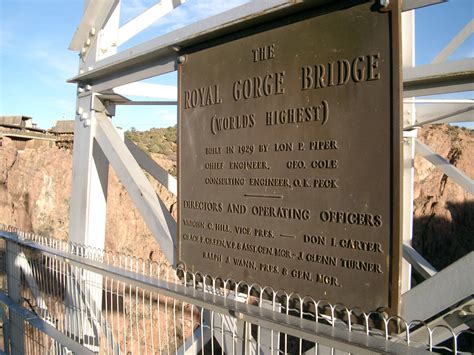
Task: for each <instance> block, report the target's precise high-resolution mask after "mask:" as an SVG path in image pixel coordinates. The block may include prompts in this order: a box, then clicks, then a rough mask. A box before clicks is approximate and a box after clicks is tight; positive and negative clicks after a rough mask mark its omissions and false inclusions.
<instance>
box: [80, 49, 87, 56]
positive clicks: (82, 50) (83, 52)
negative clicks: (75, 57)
mask: <svg viewBox="0 0 474 355" xmlns="http://www.w3.org/2000/svg"><path fill="white" fill-rule="evenodd" d="M86 52H87V48H86V47H82V48H81V55H84V54H86Z"/></svg>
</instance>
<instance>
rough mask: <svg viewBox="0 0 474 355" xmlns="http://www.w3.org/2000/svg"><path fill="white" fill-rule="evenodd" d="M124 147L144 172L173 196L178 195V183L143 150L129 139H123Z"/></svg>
mask: <svg viewBox="0 0 474 355" xmlns="http://www.w3.org/2000/svg"><path fill="white" fill-rule="evenodd" d="M124 142H125V145H126V146H127V148H128V150H129V151H130V153H131V154H132V155H133V157H134V158H135V160H136V161H137V163H138V165H140V166H141V167H142V168H143V169H144V170H145V171H146V172H148V173H149V174H151V176H153V177H154V178H155V179H156V180H157V181H158V182H159V183H160V184H161V185H163V186H164V187H166V188H167V189H168V191H169V192H171V193H172V194H173V195H175V196H176V195H178V183H177V181H176V178H175V177H174V176H172V175H170V174H168V172H167V171H166V170H165V169H163V168H162V167H161V166H160V165H158V164H157V163H156V162H155V161H154V160H153V159H151V158H150V157H149V156H148V155H147V154H146V153H145V152H144V151H143V150H141V149H140V148H139V147H137V146H136V144H135V143H133V142H132V141H131V140H130V139H128V138H125V140H124Z"/></svg>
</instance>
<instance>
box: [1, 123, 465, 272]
mask: <svg viewBox="0 0 474 355" xmlns="http://www.w3.org/2000/svg"><path fill="white" fill-rule="evenodd" d="M135 133H136V132H135ZM154 134H156V132H154ZM167 134H169V135H170V136H173V135H172V134H170V132H167ZM135 135H136V134H135ZM418 136H419V138H420V139H421V141H423V142H425V143H426V144H428V145H430V146H431V147H432V148H433V149H434V150H435V151H436V152H437V153H438V154H440V155H442V156H443V157H445V158H446V159H448V160H449V161H450V162H451V163H453V164H454V165H455V166H457V167H458V168H460V169H461V170H462V171H464V172H465V173H466V174H467V175H468V176H469V177H471V178H472V177H473V176H474V160H473V157H474V139H473V131H469V130H464V129H460V128H454V127H451V126H448V125H438V126H430V127H425V128H423V129H422V130H420V132H419V134H418ZM141 137H142V138H141V139H142V140H143V139H144V137H145V136H144V135H141ZM174 137H175V135H174ZM132 138H133V137H132ZM139 143H140V142H139ZM145 143H147V144H148V143H149V142H148V141H146V142H145ZM174 147H175V146H174ZM174 149H175V148H174ZM153 157H154V158H155V160H157V161H160V162H161V163H162V164H163V165H164V166H165V167H166V168H167V169H168V171H171V172H174V170H175V168H176V163H175V161H174V155H173V154H172V155H171V156H170V155H169V154H167V156H164V155H160V154H153ZM169 158H171V159H169ZM71 161H72V153H71V150H68V149H59V148H57V147H40V148H37V149H25V150H22V151H20V150H18V149H16V148H15V146H14V144H12V142H11V141H10V140H9V139H8V138H4V139H3V144H2V146H0V223H5V224H10V225H14V226H16V227H18V228H20V229H23V230H26V231H32V232H34V233H39V234H44V235H49V236H52V237H56V238H61V239H66V238H67V235H68V226H69V218H68V216H69V196H70V189H71V186H70V182H71V165H72V164H71ZM415 169H416V172H415V196H414V206H415V211H414V227H413V230H414V238H413V245H414V247H415V248H416V249H418V250H419V251H420V252H421V253H422V254H423V255H424V256H425V257H426V258H427V259H428V260H429V261H430V262H431V263H433V265H434V266H435V267H437V268H438V269H440V268H443V267H445V266H447V265H449V264H450V263H451V262H452V261H454V260H456V259H458V258H459V257H461V256H463V255H465V254H466V253H468V252H469V251H472V250H474V196H472V195H469V194H467V193H466V192H464V191H463V190H462V188H460V187H459V186H458V185H456V184H455V183H454V182H453V181H452V180H451V179H450V178H448V177H447V176H446V175H444V174H443V173H441V172H440V171H439V170H437V169H435V168H434V167H433V166H432V165H431V164H430V163H429V162H427V161H426V160H424V159H423V158H420V157H417V158H416V160H415ZM153 184H154V186H155V188H156V190H157V192H158V193H159V194H160V195H161V196H162V198H163V199H164V202H165V204H166V205H167V207H168V208H170V209H173V208H174V203H175V200H174V197H173V196H172V195H171V194H169V193H168V192H167V191H166V190H165V189H164V188H163V187H162V186H160V185H159V184H158V183H156V182H154V183H153ZM108 196H109V197H108V209H107V231H106V247H107V248H109V249H113V250H116V251H119V252H122V253H126V254H134V255H137V256H139V257H141V258H143V259H152V260H155V261H161V260H163V256H162V255H161V253H160V250H159V247H158V246H157V245H156V243H155V241H154V238H153V237H152V235H151V233H150V232H149V230H148V228H147V227H146V225H145V223H144V221H143V219H142V218H141V216H140V214H139V212H138V210H137V209H136V208H135V207H134V206H133V203H132V201H131V200H130V198H129V197H128V194H127V192H126V191H125V189H124V188H123V186H122V185H121V183H120V182H119V180H118V179H117V177H116V175H115V174H114V172H113V170H112V169H111V173H110V179H109V194H108ZM173 212H174V213H175V212H176V211H173Z"/></svg>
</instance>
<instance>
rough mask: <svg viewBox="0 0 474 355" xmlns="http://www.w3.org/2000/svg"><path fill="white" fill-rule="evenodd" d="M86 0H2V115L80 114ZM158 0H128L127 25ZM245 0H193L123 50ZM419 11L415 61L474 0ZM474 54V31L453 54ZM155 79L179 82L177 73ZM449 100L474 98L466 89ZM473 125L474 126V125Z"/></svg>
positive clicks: (51, 119)
mask: <svg viewBox="0 0 474 355" xmlns="http://www.w3.org/2000/svg"><path fill="white" fill-rule="evenodd" d="M83 1H84V0H0V116H1V115H26V116H31V117H33V121H34V122H36V123H37V124H38V126H39V127H41V128H50V127H51V126H53V125H54V123H55V121H56V120H61V119H74V117H75V112H74V111H75V98H76V86H75V84H69V83H67V82H66V81H67V79H69V78H72V77H74V76H75V75H76V73H77V71H78V63H79V58H78V53H77V52H73V51H70V50H68V47H69V43H70V41H71V39H72V37H73V35H74V32H75V30H76V28H77V26H78V25H79V22H80V19H81V17H82V13H83V8H84V3H83ZM95 1H100V0H95ZM261 1H264V0H261ZM156 2H157V1H156V0H122V12H121V19H120V22H121V24H124V23H126V22H127V21H129V20H130V19H132V18H133V17H135V16H137V15H138V14H140V13H141V12H142V11H144V10H145V9H147V8H148V7H150V6H151V5H153V4H154V3H156ZM245 2H247V0H225V1H224V0H187V1H186V3H185V4H183V5H181V6H180V7H179V8H177V9H175V10H174V11H173V12H172V13H171V14H170V15H167V16H166V17H164V18H163V19H161V20H160V21H159V23H158V22H157V23H155V24H154V25H152V26H151V27H150V28H149V29H147V30H146V31H144V32H143V33H141V34H140V35H138V36H137V37H135V38H134V39H133V40H131V41H130V42H129V43H126V44H124V45H123V47H120V48H119V51H120V50H122V49H123V48H128V47H131V46H134V45H136V44H138V43H142V42H143V41H146V40H149V39H152V38H154V37H156V36H159V35H160V34H164V33H166V32H167V31H172V30H174V29H177V28H179V27H183V26H185V25H188V24H190V23H192V22H195V21H197V20H200V19H203V18H206V17H209V16H210V15H214V14H217V13H219V12H222V11H226V10H228V9H231V8H233V7H236V6H239V5H241V4H243V3H245ZM415 16H416V30H415V33H416V35H415V43H416V65H423V64H428V63H430V62H431V61H432V60H433V59H434V58H435V57H436V55H437V54H438V53H439V51H441V50H442V49H443V48H444V47H445V46H446V45H447V44H448V43H449V42H450V40H451V39H452V38H453V36H455V35H456V34H457V33H458V32H459V31H460V30H461V29H462V28H463V27H464V26H466V25H467V24H468V22H469V21H470V20H471V19H473V18H474V0H450V1H448V2H447V3H443V4H439V5H435V6H430V7H426V8H422V9H418V10H416V15H415ZM473 56H474V36H473V35H471V36H470V37H469V39H468V40H466V41H465V42H464V44H463V45H461V46H460V47H459V48H458V50H457V51H456V52H455V53H453V55H452V56H451V57H450V58H449V59H448V60H457V59H462V58H466V57H473ZM149 81H151V82H155V83H162V84H167V85H176V73H170V74H167V75H165V76H162V77H159V78H155V79H152V80H149ZM430 98H433V97H430ZM450 98H454V99H473V98H474V96H473V93H472V92H467V93H461V94H453V95H451V96H450ZM471 117H472V113H471ZM113 122H114V124H115V125H117V126H120V127H122V128H124V129H130V128H131V127H135V128H136V129H138V130H146V129H149V128H152V127H167V126H171V125H174V124H176V106H146V107H137V106H133V107H131V106H127V107H124V106H120V107H118V108H117V114H116V116H115V117H114V119H113ZM468 126H469V127H471V128H474V123H469V124H468Z"/></svg>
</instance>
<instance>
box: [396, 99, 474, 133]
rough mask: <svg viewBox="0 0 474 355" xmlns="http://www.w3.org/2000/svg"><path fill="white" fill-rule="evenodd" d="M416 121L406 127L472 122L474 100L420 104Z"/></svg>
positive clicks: (417, 108)
mask: <svg viewBox="0 0 474 355" xmlns="http://www.w3.org/2000/svg"><path fill="white" fill-rule="evenodd" d="M416 116H417V117H416V121H415V123H414V124H413V125H411V126H405V127H404V129H412V128H415V127H420V126H422V125H426V124H431V123H450V122H472V121H474V102H473V103H471V104H453V105H437V104H433V105H418V106H417V107H416Z"/></svg>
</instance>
